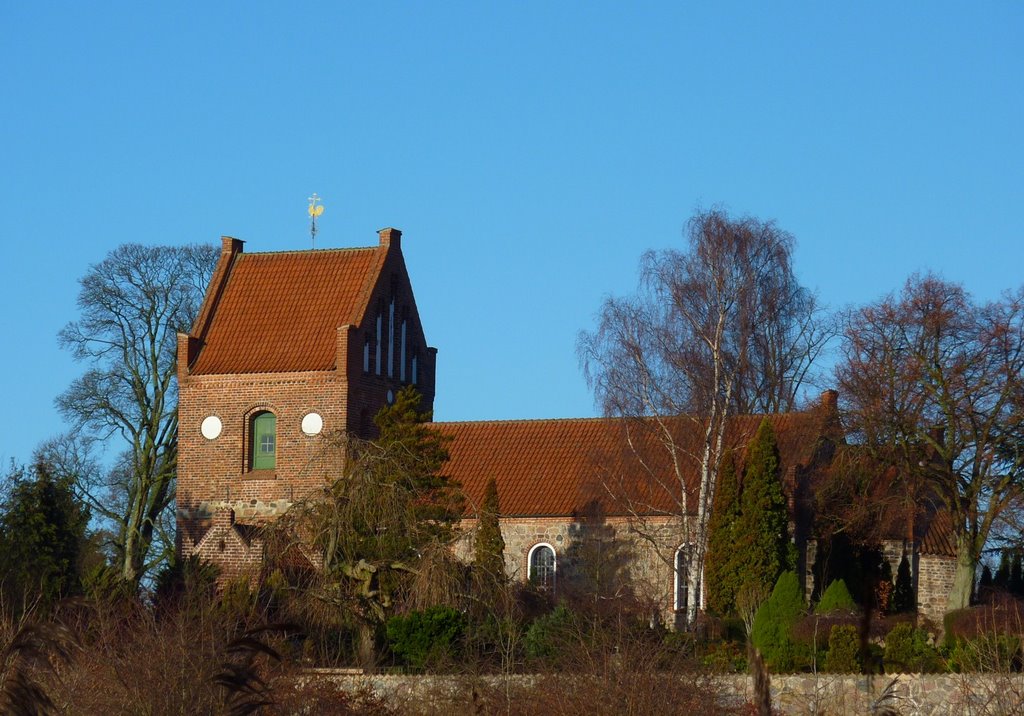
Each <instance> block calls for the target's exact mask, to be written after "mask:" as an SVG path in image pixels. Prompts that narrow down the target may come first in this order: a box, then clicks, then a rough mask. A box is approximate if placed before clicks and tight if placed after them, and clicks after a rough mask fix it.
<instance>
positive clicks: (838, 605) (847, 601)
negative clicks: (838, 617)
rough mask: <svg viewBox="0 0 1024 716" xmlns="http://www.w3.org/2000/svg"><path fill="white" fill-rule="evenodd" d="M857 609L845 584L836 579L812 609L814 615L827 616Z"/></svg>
mask: <svg viewBox="0 0 1024 716" xmlns="http://www.w3.org/2000/svg"><path fill="white" fill-rule="evenodd" d="M856 609H857V602H855V601H854V600H853V596H851V595H850V590H849V589H847V587H846V582H844V581H843V580H841V579H837V580H835V581H834V582H831V583H830V584H829V585H828V587H827V588H826V589H825V591H824V592H823V593H822V595H821V601H819V602H818V606H817V607H816V608H815V609H814V612H815V613H816V614H828V613H829V612H852V611H855V610H856Z"/></svg>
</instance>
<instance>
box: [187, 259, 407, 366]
mask: <svg viewBox="0 0 1024 716" xmlns="http://www.w3.org/2000/svg"><path fill="white" fill-rule="evenodd" d="M238 243H239V244H240V243H241V242H238ZM239 249H240V247H239ZM386 255H387V252H386V247H384V250H382V248H381V247H371V248H358V249H319V250H314V251H285V252H273V253H253V254H246V253H242V252H241V251H240V250H238V251H237V252H235V253H233V254H232V255H231V256H230V258H226V259H224V260H226V261H227V262H228V263H227V265H226V266H223V267H222V266H218V271H222V270H223V271H226V272H227V273H228V275H227V280H226V282H225V283H224V284H223V285H224V288H223V290H222V291H221V292H220V295H215V294H213V293H212V292H211V294H210V295H208V297H207V303H206V304H204V306H203V310H202V312H201V314H200V317H199V319H198V320H197V321H196V326H195V328H194V330H193V333H192V335H195V336H197V337H198V338H199V351H198V356H197V357H196V358H195V360H194V362H193V363H192V365H191V371H190V373H191V374H192V375H205V374H229V373H231V374H237V373H274V372H291V371H315V370H334V369H335V368H337V365H336V363H337V352H338V347H337V340H338V327H339V326H344V325H347V324H352V325H355V324H357V323H358V322H359V321H360V320H361V318H362V316H363V313H364V312H365V310H366V304H367V301H368V300H369V291H370V290H371V288H372V286H373V285H374V281H375V279H376V277H377V275H378V274H379V273H380V270H381V267H382V266H383V263H384V259H385V258H386ZM211 285H212V286H215V285H217V282H216V279H215V281H214V282H212V283H211ZM204 324H205V325H204Z"/></svg>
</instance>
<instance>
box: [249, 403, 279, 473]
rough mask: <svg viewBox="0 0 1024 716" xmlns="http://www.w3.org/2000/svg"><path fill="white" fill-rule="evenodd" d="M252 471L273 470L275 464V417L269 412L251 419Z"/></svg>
mask: <svg viewBox="0 0 1024 716" xmlns="http://www.w3.org/2000/svg"><path fill="white" fill-rule="evenodd" d="M250 464H251V465H252V469H253V470H273V469H274V467H275V466H276V464H277V416H276V415H274V414H273V413H271V412H270V411H264V412H262V413H256V415H254V416H253V418H252V459H251V462H250Z"/></svg>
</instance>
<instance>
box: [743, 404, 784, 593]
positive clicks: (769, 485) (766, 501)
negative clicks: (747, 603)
mask: <svg viewBox="0 0 1024 716" xmlns="http://www.w3.org/2000/svg"><path fill="white" fill-rule="evenodd" d="M734 551H735V554H736V567H735V569H736V572H737V573H738V574H739V575H740V578H741V580H742V584H743V585H744V586H748V585H749V586H753V587H755V588H759V589H763V590H765V591H767V590H768V589H770V588H771V587H772V585H773V584H775V582H776V580H777V579H778V577H779V575H780V574H782V572H784V571H785V570H787V569H794V568H795V565H794V564H792V563H791V562H792V550H791V548H790V541H789V510H788V509H787V506H786V498H785V495H784V494H783V492H782V481H781V479H780V475H779V448H778V445H777V443H776V441H775V431H774V430H773V429H772V424H771V422H769V420H768V419H767V418H765V419H764V420H762V421H761V425H760V427H759V428H758V429H757V433H756V434H755V435H754V439H753V441H751V443H750V447H749V449H748V453H747V466H746V471H745V472H744V476H743V485H742V492H741V497H740V517H739V520H738V522H737V526H736V541H735V548H734Z"/></svg>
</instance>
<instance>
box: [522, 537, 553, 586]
mask: <svg viewBox="0 0 1024 716" xmlns="http://www.w3.org/2000/svg"><path fill="white" fill-rule="evenodd" d="M557 569H558V558H557V557H556V556H555V548H554V547H552V546H551V545H550V544H548V543H547V542H539V543H538V544H535V545H533V547H531V548H530V551H529V553H527V555H526V576H527V578H528V579H529V580H530V582H531V583H532V584H535V585H536V586H537V587H538V588H540V589H554V588H555V572H556V571H557Z"/></svg>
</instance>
